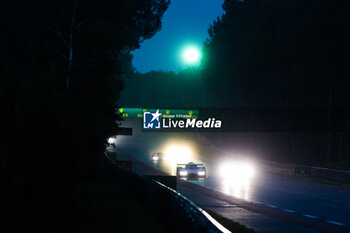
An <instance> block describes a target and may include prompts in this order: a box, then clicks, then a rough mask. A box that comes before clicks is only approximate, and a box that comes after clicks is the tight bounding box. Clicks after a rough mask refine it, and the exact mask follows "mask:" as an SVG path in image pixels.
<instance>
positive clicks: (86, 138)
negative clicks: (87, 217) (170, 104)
mask: <svg viewBox="0 0 350 233" xmlns="http://www.w3.org/2000/svg"><path fill="white" fill-rule="evenodd" d="M168 4H169V2H168V1H166V0H146V1H137V0H131V1H130V0H127V1H126V0H125V1H109V0H89V1H86V0H84V1H83V0H64V1H58V0H57V1H56V0H54V1H41V0H37V1H27V0H17V1H8V2H6V3H3V4H2V7H1V14H0V17H1V20H0V22H1V28H2V33H1V38H0V41H1V45H0V50H1V55H0V83H1V84H0V106H1V117H0V128H1V132H0V156H1V157H0V163H1V176H2V178H3V179H2V183H1V185H2V190H3V192H2V204H3V205H2V207H1V210H2V213H5V215H6V218H2V220H5V222H7V224H8V225H9V226H10V227H11V228H12V229H13V230H14V231H19V230H21V229H20V228H21V227H23V226H25V223H26V221H29V222H30V221H31V218H38V216H39V217H40V214H41V215H42V214H43V213H45V211H50V210H53V209H57V208H58V207H60V208H65V206H67V205H68V206H69V205H70V203H69V202H67V200H71V198H72V191H73V187H74V186H75V184H76V182H77V181H78V180H79V178H80V177H86V176H94V173H95V170H96V169H95V167H96V160H97V158H98V156H100V155H101V153H102V152H103V150H104V142H105V140H106V138H107V137H108V136H110V135H113V134H115V133H116V131H117V130H118V129H117V125H116V123H115V121H116V120H117V117H116V116H115V113H114V112H115V107H116V102H117V100H118V98H119V93H120V91H121V90H122V89H123V81H122V79H121V77H122V76H123V73H125V72H128V71H129V70H130V69H131V66H130V61H131V60H130V51H132V50H133V49H135V48H138V47H139V46H140V42H142V41H143V40H145V39H148V38H150V37H152V36H153V35H154V34H155V33H156V32H157V31H158V30H159V29H160V26H161V17H162V15H163V13H164V11H165V10H166V9H167V7H168Z"/></svg>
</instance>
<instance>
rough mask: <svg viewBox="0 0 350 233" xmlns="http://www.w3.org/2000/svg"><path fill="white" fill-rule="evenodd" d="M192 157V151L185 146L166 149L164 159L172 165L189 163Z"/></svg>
mask: <svg viewBox="0 0 350 233" xmlns="http://www.w3.org/2000/svg"><path fill="white" fill-rule="evenodd" d="M190 157H191V150H190V149H189V148H188V147H185V146H171V147H169V148H167V149H166V151H165V157H164V159H165V160H167V161H169V162H172V163H187V162H188V161H189V160H190Z"/></svg>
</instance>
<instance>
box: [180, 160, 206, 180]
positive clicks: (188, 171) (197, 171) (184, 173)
mask: <svg viewBox="0 0 350 233" xmlns="http://www.w3.org/2000/svg"><path fill="white" fill-rule="evenodd" d="M176 175H177V176H178V177H180V178H186V177H196V178H205V177H206V176H207V169H206V168H205V167H204V165H203V164H199V163H197V164H196V163H193V162H189V163H187V164H177V167H176Z"/></svg>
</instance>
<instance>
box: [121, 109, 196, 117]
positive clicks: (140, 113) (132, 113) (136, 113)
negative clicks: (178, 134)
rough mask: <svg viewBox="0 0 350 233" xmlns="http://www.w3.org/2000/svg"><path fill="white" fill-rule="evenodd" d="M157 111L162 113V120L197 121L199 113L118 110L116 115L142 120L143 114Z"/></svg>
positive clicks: (165, 110) (182, 110)
mask: <svg viewBox="0 0 350 233" xmlns="http://www.w3.org/2000/svg"><path fill="white" fill-rule="evenodd" d="M157 110H159V112H160V113H162V115H161V117H162V118H184V119H197V118H198V117H199V111H198V110H194V109H156V108H118V109H116V113H117V114H121V116H122V117H125V118H128V117H131V118H142V117H143V113H144V112H156V111H157Z"/></svg>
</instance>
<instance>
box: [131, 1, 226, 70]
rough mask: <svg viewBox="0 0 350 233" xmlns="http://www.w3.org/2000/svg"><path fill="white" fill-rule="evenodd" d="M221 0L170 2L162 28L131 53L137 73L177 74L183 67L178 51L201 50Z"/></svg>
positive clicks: (218, 13)
mask: <svg viewBox="0 0 350 233" xmlns="http://www.w3.org/2000/svg"><path fill="white" fill-rule="evenodd" d="M223 2H224V0H190V1H188V0H172V1H171V4H170V6H169V8H168V10H167V11H166V12H165V14H164V17H163V20H162V29H161V31H160V32H158V33H157V34H156V35H155V36H154V37H152V38H151V39H150V40H147V41H145V42H144V43H143V44H141V48H140V49H138V50H136V51H135V52H134V60H133V64H134V66H135V68H136V69H137V71H139V72H148V71H151V70H164V71H179V70H181V69H183V68H185V66H186V65H185V64H184V63H183V62H182V60H181V51H182V49H183V47H184V46H186V45H189V44H190V45H195V46H197V47H199V48H200V47H202V44H203V42H204V41H205V40H206V39H207V38H208V27H209V25H210V24H212V22H213V21H214V20H215V19H216V18H217V16H221V15H222V13H223V10H222V8H221V5H222V3H223Z"/></svg>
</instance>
